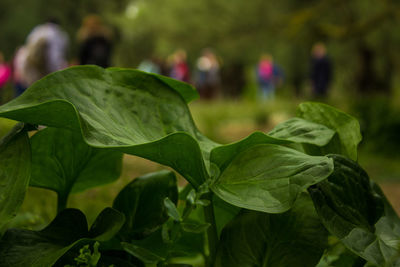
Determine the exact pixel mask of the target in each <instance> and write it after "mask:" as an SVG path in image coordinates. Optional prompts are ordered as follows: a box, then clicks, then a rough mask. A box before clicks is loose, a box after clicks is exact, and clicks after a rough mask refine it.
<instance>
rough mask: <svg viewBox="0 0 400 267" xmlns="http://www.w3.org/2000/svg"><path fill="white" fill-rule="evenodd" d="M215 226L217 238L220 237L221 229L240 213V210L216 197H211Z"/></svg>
mask: <svg viewBox="0 0 400 267" xmlns="http://www.w3.org/2000/svg"><path fill="white" fill-rule="evenodd" d="M212 203H213V205H214V216H215V226H216V228H217V233H218V236H220V235H221V232H222V229H223V228H224V227H225V225H226V224H227V223H229V222H230V221H231V220H232V219H233V218H235V216H236V215H238V213H239V212H240V210H241V208H239V207H237V206H234V205H231V204H229V203H228V202H225V201H223V200H222V199H221V198H219V197H218V196H217V195H215V194H214V195H213V201H212Z"/></svg>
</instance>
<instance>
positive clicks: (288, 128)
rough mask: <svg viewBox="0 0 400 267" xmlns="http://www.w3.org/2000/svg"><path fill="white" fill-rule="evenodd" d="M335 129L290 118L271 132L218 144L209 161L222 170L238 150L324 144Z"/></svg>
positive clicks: (253, 134) (257, 133)
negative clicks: (261, 146)
mask: <svg viewBox="0 0 400 267" xmlns="http://www.w3.org/2000/svg"><path fill="white" fill-rule="evenodd" d="M334 134H335V131H333V130H331V129H329V128H327V127H326V126H324V125H321V124H318V123H313V122H310V121H306V120H303V119H301V118H292V119H289V120H287V121H285V122H283V123H280V124H278V125H277V126H276V127H275V128H274V129H272V131H271V132H269V133H268V134H264V133H262V132H255V133H252V134H251V135H249V136H248V137H246V138H245V139H242V140H240V141H238V142H236V143H232V144H228V145H224V146H218V147H215V148H214V149H213V150H212V151H211V159H210V160H211V162H212V163H214V164H216V165H217V166H218V168H219V169H220V171H223V170H224V169H225V168H226V167H227V165H228V164H229V163H230V162H231V161H232V159H233V158H234V157H235V156H236V155H237V154H238V153H240V152H242V151H244V150H246V149H248V148H250V147H252V146H255V145H259V144H278V145H279V144H280V145H288V144H291V143H299V144H303V143H304V144H313V145H317V146H324V145H326V144H327V143H328V142H329V141H330V140H331V139H332V137H333V136H334Z"/></svg>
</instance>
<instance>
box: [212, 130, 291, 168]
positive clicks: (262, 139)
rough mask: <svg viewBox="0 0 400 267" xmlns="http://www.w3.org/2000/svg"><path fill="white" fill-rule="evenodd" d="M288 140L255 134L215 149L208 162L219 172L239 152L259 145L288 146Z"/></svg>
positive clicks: (260, 133) (259, 133)
mask: <svg viewBox="0 0 400 267" xmlns="http://www.w3.org/2000/svg"><path fill="white" fill-rule="evenodd" d="M289 143H291V142H290V141H288V140H283V139H278V138H274V137H271V136H268V135H266V134H264V133H262V132H255V133H252V134H251V135H249V136H248V137H246V138H244V139H242V140H240V141H238V142H235V143H232V144H228V145H223V146H218V147H215V148H214V149H213V150H212V151H211V156H210V161H211V162H212V163H213V164H215V165H216V166H217V167H218V168H219V170H220V171H223V170H224V169H225V168H226V167H227V166H228V165H229V164H230V163H231V161H232V160H233V158H234V157H236V156H237V154H239V153H240V152H242V151H244V150H246V149H249V148H250V147H252V146H256V145H260V144H289Z"/></svg>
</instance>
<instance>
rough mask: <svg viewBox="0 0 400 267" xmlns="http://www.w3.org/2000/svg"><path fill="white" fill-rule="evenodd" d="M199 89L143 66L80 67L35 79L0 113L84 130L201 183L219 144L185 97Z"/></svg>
mask: <svg viewBox="0 0 400 267" xmlns="http://www.w3.org/2000/svg"><path fill="white" fill-rule="evenodd" d="M196 94H197V93H196V92H195V91H194V89H193V88H191V87H190V86H189V85H187V84H183V83H180V82H178V81H173V80H170V79H168V78H164V77H160V76H155V75H152V74H147V73H144V72H141V71H136V70H129V69H117V68H112V69H106V70H105V69H102V68H100V67H96V66H79V67H73V68H69V69H66V70H63V71H59V72H56V73H53V74H51V75H49V76H47V77H45V78H44V79H42V80H40V81H38V82H36V83H35V84H33V85H32V86H31V87H30V88H29V89H28V90H27V91H26V92H25V93H24V94H23V95H21V96H20V97H18V98H16V99H14V100H13V101H10V102H9V103H7V104H5V105H3V106H1V107H0V116H2V117H7V118H13V119H15V120H19V121H24V122H30V123H32V124H41V125H47V126H53V127H57V128H68V129H71V130H74V131H76V132H81V133H82V135H83V137H84V140H85V142H87V143H88V144H89V145H91V146H94V147H101V148H119V149H120V150H121V151H123V152H125V153H128V154H134V155H139V156H141V157H145V158H148V159H150V160H153V161H156V162H159V163H161V164H165V165H168V166H171V167H172V168H174V169H175V170H177V171H178V172H179V173H181V174H182V175H183V176H184V177H185V178H186V179H188V181H189V182H190V183H192V184H193V185H194V186H195V187H197V186H199V185H201V184H202V183H203V182H204V181H205V179H206V178H207V177H208V174H207V170H206V166H208V164H205V163H204V160H208V155H209V151H210V150H211V149H212V147H214V146H215V145H216V144H214V143H213V142H211V141H210V140H208V139H207V138H206V137H204V136H203V135H202V134H200V132H199V131H198V130H197V128H196V127H195V125H194V122H193V119H192V117H191V115H190V112H189V109H188V107H187V104H186V102H185V99H184V97H185V98H186V100H189V99H191V98H193V97H194V96H195V95H196ZM199 145H200V146H199ZM178 147H179V149H178ZM188 155H191V156H190V157H188ZM203 157H205V159H203Z"/></svg>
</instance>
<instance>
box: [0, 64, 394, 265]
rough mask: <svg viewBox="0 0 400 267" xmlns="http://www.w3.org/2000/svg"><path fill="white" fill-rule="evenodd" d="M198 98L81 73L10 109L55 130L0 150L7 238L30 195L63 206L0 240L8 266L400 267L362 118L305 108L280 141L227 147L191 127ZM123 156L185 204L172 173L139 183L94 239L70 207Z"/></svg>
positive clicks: (125, 192)
mask: <svg viewBox="0 0 400 267" xmlns="http://www.w3.org/2000/svg"><path fill="white" fill-rule="evenodd" d="M196 96H197V93H196V92H195V91H194V89H193V88H192V87H191V86H189V85H187V84H184V83H181V82H178V81H174V80H171V79H168V78H165V77H161V76H156V75H152V74H146V73H143V72H140V71H135V70H128V69H115V68H113V69H107V70H104V69H101V68H98V67H94V66H82V67H74V68H70V69H67V70H64V71H60V72H57V73H54V74H51V75H49V76H48V77H46V78H44V79H42V80H40V81H38V82H37V83H35V84H34V85H33V86H32V87H31V88H29V89H28V91H27V92H26V93H24V94H23V95H22V96H20V97H19V98H17V99H15V100H13V101H11V102H9V103H8V104H6V105H4V106H1V107H0V116H3V117H7V118H12V119H16V120H20V121H22V122H24V123H30V124H40V125H45V126H48V128H46V129H43V130H40V131H39V132H37V133H36V134H35V135H33V137H31V140H30V141H31V142H29V139H28V135H27V131H29V130H32V129H34V128H33V127H31V126H30V124H27V126H24V124H18V125H17V127H16V128H14V129H13V130H12V131H11V132H10V134H9V135H8V136H6V137H5V138H4V139H2V141H1V143H0V204H1V205H0V227H5V226H6V223H7V222H8V221H9V220H10V219H12V218H13V216H14V215H15V213H16V212H17V211H18V208H19V206H20V204H21V202H22V200H23V197H24V195H25V190H26V187H27V185H28V183H30V184H31V185H33V186H40V187H44V188H47V189H51V190H54V191H56V192H57V193H58V195H59V197H60V199H61V201H60V202H61V204H59V214H58V215H57V216H56V217H55V219H54V220H53V221H52V222H51V223H50V224H49V225H48V226H47V227H46V228H44V229H43V230H40V231H32V230H26V229H8V230H6V231H5V234H4V235H3V236H2V237H1V239H0V266H6V267H8V266H46V267H47V266H52V265H54V266H65V265H67V266H68V265H70V266H76V265H78V266H95V265H97V266H110V265H112V264H114V266H147V265H149V266H152V265H153V266H154V265H157V266H184V265H182V264H189V265H191V264H192V263H193V264H194V263H195V262H196V261H197V263H196V264H197V265H198V264H199V263H198V262H199V261H200V262H201V263H204V265H206V266H273V267H276V266H302V267H314V266H318V267H325V266H337V267H340V266H353V267H356V266H362V265H364V263H366V264H367V265H366V266H374V265H377V266H400V256H399V252H398V248H399V243H400V219H399V218H398V216H397V215H396V214H395V212H394V211H393V209H392V208H391V207H390V204H389V203H388V202H387V200H386V199H385V197H384V195H383V194H382V192H381V191H380V189H379V187H378V186H377V185H376V184H374V183H372V182H371V181H370V180H369V177H368V176H367V174H366V173H365V172H364V171H363V169H362V168H361V167H360V166H359V165H358V164H357V163H356V162H355V161H353V160H355V159H357V146H358V143H359V142H360V140H361V135H360V132H359V125H358V122H357V121H356V120H355V119H354V118H353V117H351V116H349V115H347V114H345V113H343V112H341V111H339V110H337V109H335V108H332V107H330V106H327V105H324V104H319V103H304V104H301V105H300V107H299V112H298V114H299V117H298V118H292V119H289V120H288V121H286V122H283V123H281V124H279V125H278V126H276V128H274V129H273V130H272V131H271V132H269V133H267V134H266V133H261V132H256V133H253V134H251V135H250V136H248V137H247V138H245V139H243V140H240V141H238V142H236V143H232V144H227V145H220V144H218V143H215V142H213V141H211V140H209V139H208V138H206V137H205V136H204V135H203V134H201V133H200V132H199V130H198V129H197V128H196V126H195V124H194V122H193V120H192V117H191V114H190V112H189V109H188V106H187V102H188V101H190V100H192V99H193V98H195V97H196ZM28 126H29V127H28ZM30 151H32V163H33V164H32V169H31V155H30V153H31V152H30ZM121 152H124V153H129V154H133V155H137V156H141V157H144V158H147V159H150V160H153V161H155V162H158V163H161V164H164V165H166V166H169V167H171V168H173V169H174V170H175V171H177V172H179V173H180V174H181V175H182V176H183V178H185V179H186V180H187V181H188V182H189V184H188V185H187V186H186V187H185V188H184V189H182V190H181V191H180V193H178V187H177V181H176V176H175V173H174V172H172V171H167V170H165V171H159V172H155V173H151V174H147V175H144V176H141V177H138V178H136V179H134V180H133V181H132V182H130V183H129V184H127V185H126V186H125V187H124V188H123V189H122V190H121V192H120V193H119V194H118V195H117V196H116V198H115V200H114V203H113V208H106V209H104V210H103V212H101V214H100V215H99V216H98V217H97V219H96V221H95V222H94V223H93V225H92V226H91V227H90V229H88V226H87V222H86V217H85V216H84V215H83V214H82V212H80V211H79V210H75V209H63V208H65V204H66V199H67V197H68V195H69V193H73V192H78V191H81V190H85V189H88V188H91V187H94V186H98V185H102V184H105V183H109V182H112V181H114V180H115V179H116V178H117V177H118V175H119V171H120V164H121V154H122V153H121ZM332 153H336V154H338V155H332ZM178 199H179V200H178ZM311 199H312V201H311ZM328 233H329V234H330V235H331V236H330V238H329V240H332V239H334V240H336V243H332V242H329V243H328V242H327V240H328ZM317 264H318V265H317Z"/></svg>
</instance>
